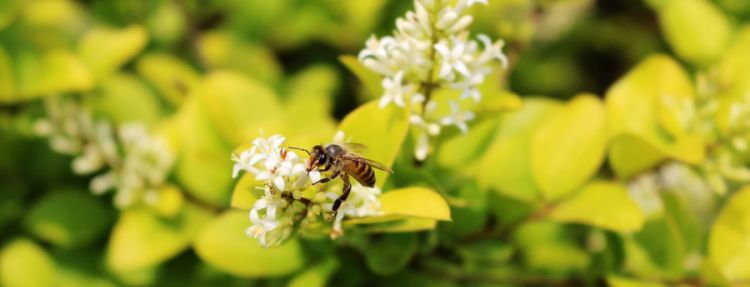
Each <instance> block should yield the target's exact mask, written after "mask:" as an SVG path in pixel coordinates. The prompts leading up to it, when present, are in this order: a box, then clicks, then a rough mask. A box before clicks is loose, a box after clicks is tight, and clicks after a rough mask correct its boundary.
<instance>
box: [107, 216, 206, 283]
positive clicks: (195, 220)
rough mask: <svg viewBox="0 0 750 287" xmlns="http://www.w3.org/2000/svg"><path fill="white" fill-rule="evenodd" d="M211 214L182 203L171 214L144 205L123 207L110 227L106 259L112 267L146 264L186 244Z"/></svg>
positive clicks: (126, 268) (134, 267)
mask: <svg viewBox="0 0 750 287" xmlns="http://www.w3.org/2000/svg"><path fill="white" fill-rule="evenodd" d="M210 218H211V215H210V214H209V213H208V212H207V211H205V210H203V209H201V208H200V207H197V206H195V205H192V204H186V205H185V208H183V209H182V210H181V211H180V214H178V215H177V216H175V217H174V218H169V219H167V218H161V217H159V215H157V214H156V213H154V212H153V211H151V210H150V209H148V208H131V209H127V210H125V211H123V213H122V214H121V215H120V218H119V220H118V221H117V224H116V225H115V227H114V229H113V230H112V235H111V237H110V241H109V246H108V250H107V263H108V265H109V267H111V268H112V269H113V270H115V271H121V272H128V271H136V270H141V269H145V268H148V267H150V266H154V265H157V264H159V263H161V262H164V261H165V260H167V259H169V258H172V257H174V256H175V255H177V254H179V253H180V252H182V251H183V250H185V248H187V247H188V246H189V245H190V243H191V242H192V240H193V237H194V236H195V235H196V234H197V233H198V231H199V230H200V228H201V227H202V226H203V225H204V224H205V223H206V222H208V221H209V220H210Z"/></svg>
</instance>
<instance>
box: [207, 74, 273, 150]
mask: <svg viewBox="0 0 750 287" xmlns="http://www.w3.org/2000/svg"><path fill="white" fill-rule="evenodd" d="M196 92H197V93H196V94H195V96H197V97H199V98H200V103H201V105H203V107H205V111H206V112H207V115H208V117H209V119H210V121H211V123H212V125H213V126H214V128H215V129H216V130H217V131H218V133H219V134H220V135H221V136H222V138H224V140H225V141H227V142H229V143H230V144H231V145H233V146H237V145H240V144H242V143H246V142H250V141H252V140H253V139H254V138H256V137H258V135H259V134H260V131H261V130H264V131H265V132H268V133H272V132H274V131H278V130H280V129H282V128H283V117H282V112H281V105H280V103H279V101H278V98H277V96H276V94H275V93H274V91H273V90H271V89H270V88H269V87H267V86H265V85H263V84H262V83H260V82H258V81H255V80H252V79H250V78H248V77H246V76H243V75H241V74H238V73H235V72H229V71H217V72H212V73H211V74H209V75H208V76H206V78H205V79H204V80H203V81H201V83H200V84H199V85H198V87H197V89H196Z"/></svg>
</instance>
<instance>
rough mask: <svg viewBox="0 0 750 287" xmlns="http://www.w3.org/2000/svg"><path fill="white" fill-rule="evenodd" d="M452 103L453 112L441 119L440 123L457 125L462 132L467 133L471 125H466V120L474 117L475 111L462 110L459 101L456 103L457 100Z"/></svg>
mask: <svg viewBox="0 0 750 287" xmlns="http://www.w3.org/2000/svg"><path fill="white" fill-rule="evenodd" d="M450 105H451V114H450V115H449V116H446V117H443V118H442V119H441V120H440V123H441V124H443V125H445V126H447V125H455V126H456V127H458V128H459V129H460V130H461V132H462V133H467V132H468V131H469V126H467V125H466V122H467V121H470V120H472V119H474V113H472V112H470V111H461V110H460V108H459V107H458V103H456V102H455V101H451V102H450Z"/></svg>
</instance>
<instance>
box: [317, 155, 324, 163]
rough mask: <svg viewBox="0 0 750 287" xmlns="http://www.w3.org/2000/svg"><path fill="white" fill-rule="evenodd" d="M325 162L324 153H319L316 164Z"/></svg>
mask: <svg viewBox="0 0 750 287" xmlns="http://www.w3.org/2000/svg"><path fill="white" fill-rule="evenodd" d="M325 161H326V155H325V154H324V153H321V154H319V155H318V164H323V163H325Z"/></svg>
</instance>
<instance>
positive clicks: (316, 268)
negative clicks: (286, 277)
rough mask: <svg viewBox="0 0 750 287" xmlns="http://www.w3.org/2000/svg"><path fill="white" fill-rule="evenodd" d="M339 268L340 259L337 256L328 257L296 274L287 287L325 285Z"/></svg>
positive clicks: (316, 286) (323, 286) (322, 286)
mask: <svg viewBox="0 0 750 287" xmlns="http://www.w3.org/2000/svg"><path fill="white" fill-rule="evenodd" d="M338 268H339V261H338V260H337V259H336V258H335V257H328V258H327V259H325V260H324V261H323V262H320V263H318V264H315V265H313V266H311V267H309V268H307V270H305V271H304V272H302V273H300V274H298V275H296V276H294V278H292V280H290V281H289V284H287V287H325V286H329V285H330V284H329V283H328V281H329V279H330V277H331V275H333V272H334V271H336V269H338Z"/></svg>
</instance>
